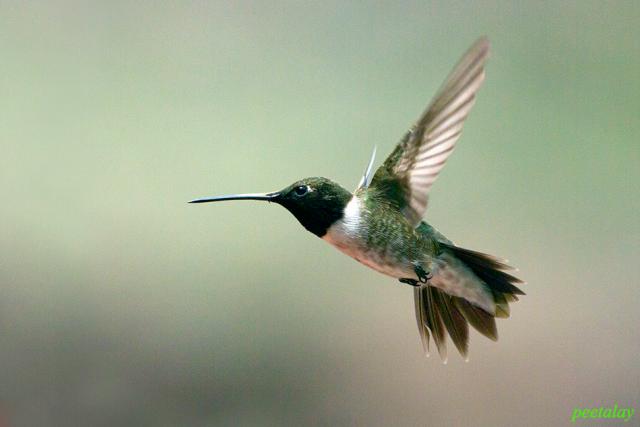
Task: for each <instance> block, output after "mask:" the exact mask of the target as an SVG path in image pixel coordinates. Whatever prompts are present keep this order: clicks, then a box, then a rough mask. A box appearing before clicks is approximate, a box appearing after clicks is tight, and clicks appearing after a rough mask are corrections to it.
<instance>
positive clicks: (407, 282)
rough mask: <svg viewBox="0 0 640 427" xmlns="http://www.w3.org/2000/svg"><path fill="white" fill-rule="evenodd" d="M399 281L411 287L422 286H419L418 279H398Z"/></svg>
mask: <svg viewBox="0 0 640 427" xmlns="http://www.w3.org/2000/svg"><path fill="white" fill-rule="evenodd" d="M398 281H399V282H400V283H406V284H407V285H411V286H420V285H418V281H417V280H416V279H405V278H403V279H398Z"/></svg>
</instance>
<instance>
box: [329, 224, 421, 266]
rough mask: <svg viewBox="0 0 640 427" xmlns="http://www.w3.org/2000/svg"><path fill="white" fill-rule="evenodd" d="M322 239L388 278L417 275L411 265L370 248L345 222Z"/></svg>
mask: <svg viewBox="0 0 640 427" xmlns="http://www.w3.org/2000/svg"><path fill="white" fill-rule="evenodd" d="M322 239H323V240H325V241H326V242H327V243H329V244H330V245H332V246H334V247H335V248H336V249H338V250H339V251H341V252H342V253H344V254H345V255H348V256H350V257H351V258H353V259H355V260H356V261H358V262H359V263H361V264H364V265H366V266H367V267H369V268H371V269H373V270H375V271H378V272H380V273H382V274H385V275H387V276H391V277H395V278H402V277H413V276H414V275H415V273H414V272H413V270H412V269H411V268H410V267H409V266H410V264H409V263H401V262H398V261H397V260H396V259H393V257H390V256H389V255H388V254H387V253H385V252H386V251H384V250H382V249H379V250H377V249H375V248H370V247H368V246H367V245H366V243H365V242H364V241H363V239H362V237H361V236H360V234H359V233H358V232H357V231H356V230H354V229H353V228H352V227H349V226H348V224H345V223H344V222H343V221H338V222H337V223H335V224H334V225H332V226H331V227H330V228H329V230H327V233H326V234H325V235H324V236H322Z"/></svg>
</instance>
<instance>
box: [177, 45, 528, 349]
mask: <svg viewBox="0 0 640 427" xmlns="http://www.w3.org/2000/svg"><path fill="white" fill-rule="evenodd" d="M488 53H489V42H488V40H487V39H486V38H484V37H483V38H480V39H479V40H478V41H477V42H476V43H475V44H474V45H473V46H472V47H471V48H470V49H469V50H468V51H467V53H466V54H465V55H464V56H463V57H462V59H461V60H460V61H459V62H458V64H457V65H456V66H455V67H454V69H453V71H452V72H451V74H450V75H449V77H448V78H447V79H446V80H445V82H444V84H443V85H442V87H441V88H440V90H439V91H438V92H437V94H436V96H435V97H434V98H433V100H432V101H431V103H430V104H429V106H428V107H427V109H426V110H425V112H424V113H423V114H422V115H421V116H420V118H419V119H418V121H417V122H416V123H415V124H414V125H413V127H412V128H411V129H410V130H409V131H408V132H407V133H406V134H405V135H404V137H403V138H402V140H401V141H400V143H399V144H398V145H397V146H396V147H395V149H394V150H393V152H392V153H391V155H389V157H388V158H387V159H386V160H385V162H384V163H383V164H382V166H380V168H378V170H377V171H376V172H375V174H373V176H372V166H373V162H374V158H375V149H374V152H373V155H372V156H371V160H370V161H369V164H368V166H367V168H366V171H365V173H364V176H363V177H362V179H361V180H360V183H359V184H358V186H357V188H356V190H355V191H354V192H353V193H351V192H350V191H348V190H346V189H344V188H343V187H341V186H340V185H339V184H337V183H335V182H333V181H331V180H329V179H327V178H319V177H313V178H305V179H302V180H300V181H296V182H295V183H293V184H291V185H290V186H288V187H286V188H285V189H283V190H281V191H275V192H272V193H259V194H258V193H254V194H234V195H228V196H220V197H212V198H207V199H199V200H193V201H191V202H190V203H206V202H218V201H224V200H264V201H268V202H273V203H277V204H279V205H282V206H284V207H285V208H286V209H287V210H289V212H291V213H292V214H293V215H294V216H295V217H296V218H297V219H298V221H299V222H300V223H301V224H302V225H303V226H304V228H306V229H307V230H308V231H310V232H311V233H313V234H315V235H316V236H318V237H320V238H322V239H323V240H325V241H327V242H328V243H330V244H332V245H333V246H335V247H336V248H338V249H339V250H340V251H342V252H344V253H345V254H347V255H349V256H350V257H352V258H355V259H356V260H357V261H359V262H360V263H362V264H364V265H366V266H368V267H370V268H372V269H374V270H376V271H378V272H380V273H383V274H385V275H387V276H391V277H394V278H396V279H398V280H399V281H400V282H402V283H407V284H409V285H412V286H413V287H414V288H413V289H414V291H413V292H414V300H415V313H416V320H417V323H418V330H419V332H420V337H421V340H422V344H423V347H424V349H425V352H426V353H427V354H428V353H429V337H430V336H433V339H434V341H435V343H436V347H437V349H438V352H439V353H440V356H441V357H442V358H443V359H444V360H445V361H446V358H447V353H446V338H445V331H446V332H448V334H449V336H450V337H451V339H452V341H453V343H454V344H455V346H456V347H457V348H458V351H459V352H460V353H461V354H462V355H463V356H464V357H466V356H467V353H468V342H469V326H468V325H469V324H471V325H472V326H473V327H475V329H477V330H478V331H479V332H480V333H482V334H483V335H485V336H487V337H488V338H490V339H492V340H497V337H498V335H497V330H496V324H495V317H508V316H509V303H510V302H514V301H517V300H518V297H517V295H524V293H523V292H522V291H521V290H520V289H518V288H517V287H516V286H515V284H517V283H522V282H521V281H520V280H519V279H517V278H516V277H514V276H512V275H510V274H508V273H507V272H506V270H509V269H510V267H509V266H508V265H507V264H506V263H505V262H503V261H501V260H499V259H497V258H495V257H493V256H491V255H487V254H483V253H480V252H476V251H471V250H468V249H463V248H461V247H459V246H456V245H455V244H453V243H452V242H451V241H450V240H449V239H447V238H446V237H444V236H443V235H442V234H441V233H439V232H438V231H437V230H436V229H435V228H433V227H432V226H430V225H429V224H427V223H426V222H425V221H423V220H422V217H423V215H424V213H425V211H426V209H427V199H428V194H429V191H430V189H431V186H432V185H433V183H434V181H435V180H436V178H437V176H438V174H439V173H440V171H441V170H442V168H443V166H444V164H445V162H446V160H447V158H448V157H449V156H450V155H451V152H452V151H453V149H454V147H455V144H456V141H457V140H458V138H459V137H460V133H461V131H462V126H463V123H464V121H465V119H466V117H467V115H468V113H469V111H470V110H471V107H472V106H473V104H474V102H475V98H476V93H477V91H478V89H479V88H480V86H481V85H482V82H483V80H484V76H485V72H484V66H485V62H486V60H487V56H488Z"/></svg>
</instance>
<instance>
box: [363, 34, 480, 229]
mask: <svg viewBox="0 0 640 427" xmlns="http://www.w3.org/2000/svg"><path fill="white" fill-rule="evenodd" d="M488 54H489V41H488V40H487V39H486V38H484V37H483V38H480V39H479V40H478V41H477V42H476V43H475V44H474V45H473V46H472V47H471V48H470V49H469V50H468V51H467V53H466V54H465V55H464V56H463V57H462V59H461V60H460V62H458V64H457V65H456V66H455V68H454V69H453V71H452V72H451V74H449V77H448V78H447V80H445V82H444V84H443V85H442V87H441V88H440V90H439V91H438V93H437V94H436V96H435V97H434V98H433V100H432V101H431V104H429V106H428V107H427V109H426V111H425V112H424V113H423V114H422V116H420V118H419V119H418V121H417V122H416V123H415V124H414V125H413V127H412V128H411V129H410V130H409V131H408V132H407V133H406V134H405V136H404V138H403V139H402V141H400V143H399V144H398V145H397V146H396V148H395V149H394V150H393V152H392V153H391V155H389V157H388V158H387V159H386V160H385V162H384V164H383V165H382V166H380V168H379V169H378V170H377V171H376V173H375V175H374V177H373V180H372V182H371V187H373V188H376V189H377V190H378V191H380V192H382V194H383V196H384V197H386V198H387V199H389V200H390V201H391V202H392V203H394V204H395V205H396V206H397V207H398V208H399V209H400V210H401V211H402V213H403V214H404V216H405V217H406V218H407V220H408V221H409V222H411V223H412V224H414V225H416V226H417V225H418V224H419V223H420V220H421V219H422V217H423V216H424V212H425V210H426V209H427V198H428V194H429V190H430V189H431V186H432V185H433V182H434V181H435V180H436V178H437V177H438V173H439V172H440V170H441V169H442V167H443V166H444V163H445V162H446V160H447V158H448V157H449V155H450V154H451V152H452V151H453V148H454V147H455V144H456V141H457V140H458V138H459V137H460V133H461V132H462V125H463V124H464V120H465V119H466V118H467V115H468V114H469V111H470V110H471V107H472V106H473V103H474V102H475V98H476V92H477V91H478V89H479V88H480V86H481V85H482V82H483V80H484V64H485V62H486V60H487V56H488Z"/></svg>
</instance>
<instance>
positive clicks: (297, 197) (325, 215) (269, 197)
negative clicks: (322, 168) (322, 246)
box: [189, 177, 352, 237]
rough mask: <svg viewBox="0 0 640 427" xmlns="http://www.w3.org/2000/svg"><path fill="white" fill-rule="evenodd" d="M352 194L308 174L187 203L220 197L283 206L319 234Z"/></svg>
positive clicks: (309, 228)
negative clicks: (270, 188) (265, 189)
mask: <svg viewBox="0 0 640 427" xmlns="http://www.w3.org/2000/svg"><path fill="white" fill-rule="evenodd" d="M351 196H352V194H351V193H350V192H349V191H347V190H345V189H344V188H342V187H341V186H340V185H339V184H337V183H335V182H333V181H331V180H330V179H327V178H320V177H312V178H304V179H301V180H299V181H296V182H294V183H293V184H291V185H289V186H288V187H286V188H284V189H282V190H280V191H275V192H272V193H251V194H231V195H228V196H219V197H212V198H208V199H198V200H192V201H191V202H189V203H207V202H219V201H224V200H264V201H267V202H273V203H277V204H279V205H281V206H284V207H285V208H286V209H287V210H288V211H289V212H291V213H292V214H293V216H295V217H296V219H297V220H298V221H299V222H300V224H302V226H303V227H304V228H306V229H307V230H308V231H310V232H311V233H313V234H315V235H316V236H318V237H322V236H324V235H325V233H326V232H327V229H328V228H329V227H331V224H333V223H334V222H336V221H338V220H339V219H340V218H342V215H343V212H344V208H345V206H346V205H347V203H349V200H350V199H351Z"/></svg>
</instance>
